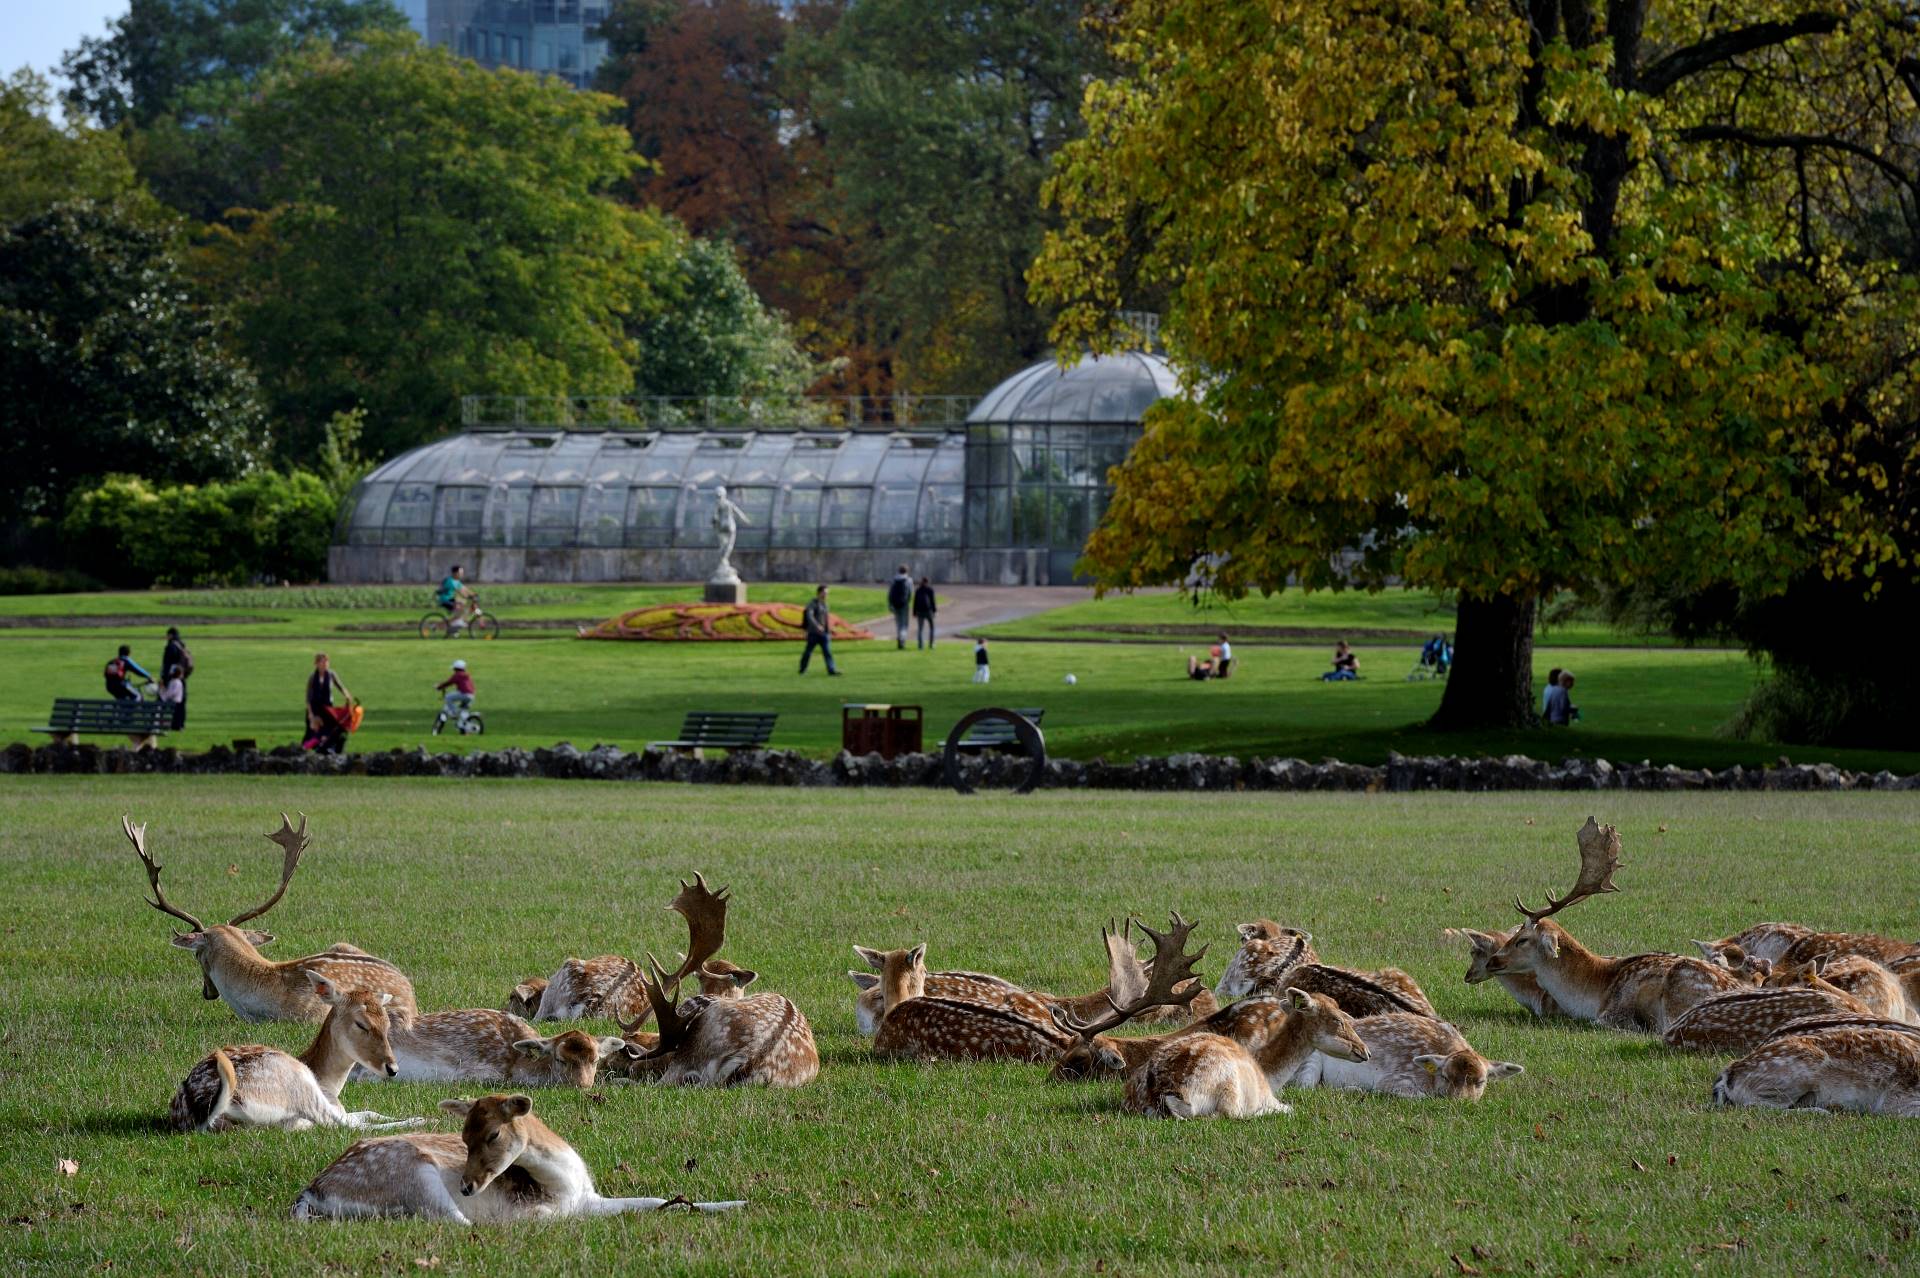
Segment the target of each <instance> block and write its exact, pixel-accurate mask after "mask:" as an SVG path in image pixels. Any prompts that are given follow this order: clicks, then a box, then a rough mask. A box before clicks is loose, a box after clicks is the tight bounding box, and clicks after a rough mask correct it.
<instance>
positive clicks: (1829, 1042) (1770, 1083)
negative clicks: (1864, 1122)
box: [1713, 1015, 1920, 1118]
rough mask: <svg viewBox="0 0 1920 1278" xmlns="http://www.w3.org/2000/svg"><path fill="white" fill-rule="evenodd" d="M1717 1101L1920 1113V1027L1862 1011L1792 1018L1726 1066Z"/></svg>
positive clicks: (1916, 1115) (1719, 1080)
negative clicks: (1859, 1012)
mask: <svg viewBox="0 0 1920 1278" xmlns="http://www.w3.org/2000/svg"><path fill="white" fill-rule="evenodd" d="M1713 1103H1714V1104H1716V1105H1750V1106H1758V1107H1765V1108H1771V1109H1811V1110H1816V1111H1820V1112H1823V1113H1824V1112H1827V1111H1830V1110H1836V1109H1844V1110H1855V1111H1858V1112H1860V1113H1863V1114H1887V1115H1892V1116H1897V1117H1907V1118H1920V1030H1916V1029H1915V1028H1914V1027H1912V1026H1910V1025H1905V1024H1902V1023H1900V1022H1898V1021H1887V1020H1880V1019H1877V1018H1873V1017H1867V1016H1858V1015H1852V1016H1849V1015H1833V1016H1821V1017H1811V1018H1806V1019H1802V1020H1798V1021H1793V1022H1790V1023H1788V1024H1787V1025H1784V1026H1782V1027H1781V1028H1780V1029H1779V1030H1778V1031H1776V1032H1775V1033H1774V1034H1773V1035H1772V1037H1770V1038H1768V1039H1767V1040H1766V1041H1765V1042H1763V1043H1761V1044H1760V1046H1758V1047H1756V1048H1754V1049H1753V1050H1752V1051H1751V1052H1748V1053H1747V1054H1746V1055H1745V1056H1743V1057H1741V1058H1740V1059H1739V1060H1737V1061H1735V1062H1733V1063H1732V1064H1731V1065H1729V1066H1727V1067H1726V1069H1724V1070H1722V1071H1721V1073H1720V1077H1719V1078H1717V1079H1715V1080H1714V1084H1713Z"/></svg>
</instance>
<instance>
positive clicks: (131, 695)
mask: <svg viewBox="0 0 1920 1278" xmlns="http://www.w3.org/2000/svg"><path fill="white" fill-rule="evenodd" d="M132 652H133V649H131V648H129V647H127V645H126V644H124V643H123V644H121V645H120V652H119V654H118V655H117V656H115V657H114V658H113V660H111V661H109V662H107V668H106V670H105V671H103V672H102V673H104V674H105V675H106V679H107V695H108V696H110V697H112V698H113V699H114V700H115V701H138V700H139V699H140V694H139V693H137V692H135V691H134V690H133V689H132V688H130V687H128V686H127V676H128V675H139V676H140V677H141V678H142V679H145V680H146V681H147V682H148V683H152V682H153V676H152V675H150V674H148V673H147V672H146V671H145V670H142V669H141V668H140V663H139V662H137V661H135V660H134V659H133V657H132V655H131V654H132Z"/></svg>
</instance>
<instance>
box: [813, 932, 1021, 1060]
mask: <svg viewBox="0 0 1920 1278" xmlns="http://www.w3.org/2000/svg"><path fill="white" fill-rule="evenodd" d="M853 951H854V953H856V954H858V955H859V956H860V958H861V960H862V961H863V962H865V963H866V964H867V965H868V966H869V967H870V968H871V969H872V970H871V971H861V970H860V969H858V968H851V969H849V970H848V972H847V977H848V979H850V980H851V981H852V982H853V984H854V988H855V989H857V990H859V991H860V992H859V993H858V994H857V995H855V996H854V1001H853V1016H854V1023H855V1025H856V1027H857V1028H858V1029H859V1031H860V1032H861V1033H862V1034H865V1035H867V1036H868V1037H869V1038H871V1037H872V1036H873V1035H874V1034H876V1033H877V1032H879V1029H880V1018H881V1016H883V1015H885V1010H886V1008H885V1004H886V996H885V994H884V993H883V992H882V990H881V989H880V974H881V973H882V972H883V971H885V970H886V966H885V964H886V952H885V951H883V950H874V949H868V948H867V947H866V946H864V945H856V946H854V947H853ZM921 992H922V993H923V994H932V995H936V996H939V997H942V998H971V999H994V998H1002V997H1005V996H1007V995H1010V994H1022V993H1025V992H1026V991H1024V990H1022V989H1021V988H1020V987H1019V986H1018V985H1015V984H1014V983H1013V982H1012V981H1009V980H1006V979H1004V978H1002V977H998V976H993V975H990V974H989V973H986V972H928V973H927V976H926V980H925V981H924V982H923V983H922V989H921Z"/></svg>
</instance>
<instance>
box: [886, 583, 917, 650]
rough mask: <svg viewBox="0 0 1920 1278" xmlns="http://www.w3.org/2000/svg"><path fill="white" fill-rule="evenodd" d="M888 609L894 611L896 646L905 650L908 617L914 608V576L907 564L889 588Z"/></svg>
mask: <svg viewBox="0 0 1920 1278" xmlns="http://www.w3.org/2000/svg"><path fill="white" fill-rule="evenodd" d="M887 607H889V608H891V609H893V642H894V646H895V647H897V648H900V649H903V650H904V649H905V648H906V646H907V615H908V610H909V609H911V608H912V607H913V576H912V574H911V573H909V572H908V571H907V566H906V565H905V564H901V565H900V571H899V572H897V573H895V574H894V575H893V583H892V584H891V585H889V586H888V587H887Z"/></svg>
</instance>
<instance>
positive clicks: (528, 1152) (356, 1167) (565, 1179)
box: [293, 1095, 746, 1225]
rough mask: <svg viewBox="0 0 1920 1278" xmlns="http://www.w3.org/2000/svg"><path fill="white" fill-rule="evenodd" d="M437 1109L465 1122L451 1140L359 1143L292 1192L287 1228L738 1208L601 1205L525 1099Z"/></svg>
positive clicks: (581, 1168) (426, 1136) (604, 1201)
mask: <svg viewBox="0 0 1920 1278" xmlns="http://www.w3.org/2000/svg"><path fill="white" fill-rule="evenodd" d="M440 1108H441V1109H443V1110H446V1111H447V1112H448V1113H450V1114H455V1115H457V1116H459V1117H460V1118H461V1119H462V1120H464V1121H463V1125H462V1127H461V1131H460V1134H459V1135H458V1136H452V1135H445V1134H440V1133H418V1134H415V1135H410V1136H382V1137H376V1138H374V1139H372V1140H363V1141H359V1142H357V1143H356V1144H354V1145H352V1146H350V1147H349V1148H348V1149H347V1151H346V1153H344V1154H342V1155H340V1157H338V1158H336V1159H334V1160H333V1162H332V1163H331V1164H329V1165H328V1166H327V1168H326V1170H325V1171H323V1172H321V1173H320V1174H319V1175H318V1176H316V1177H314V1179H313V1183H312V1184H310V1185H308V1186H307V1187H306V1188H305V1189H303V1190H301V1191H300V1196H299V1197H298V1198H296V1199H295V1200H294V1203H293V1217H294V1219H296V1220H314V1219H322V1218H333V1219H353V1218H366V1217H381V1216H422V1217H425V1218H426V1219H428V1220H446V1221H452V1222H453V1223H455V1224H459V1225H471V1224H501V1223H506V1222H509V1221H517V1220H541V1219H552V1218H556V1217H561V1216H615V1215H619V1214H621V1213H622V1212H638V1211H654V1210H657V1209H658V1208H661V1207H668V1206H674V1205H677V1204H681V1203H685V1204H686V1205H687V1206H689V1207H692V1208H693V1209H695V1210H696V1211H728V1210H730V1209H732V1208H735V1207H744V1206H746V1203H745V1202H744V1201H733V1202H717V1203H689V1202H687V1201H686V1200H685V1199H683V1198H602V1197H601V1196H600V1193H599V1191H598V1190H596V1189H595V1188H594V1184H593V1175H592V1173H590V1172H589V1171H588V1170H587V1165H586V1162H585V1161H584V1160H583V1159H582V1158H581V1157H580V1155H579V1153H577V1152H576V1151H575V1150H574V1148H573V1146H572V1145H569V1144H568V1143H567V1142H566V1141H565V1140H563V1139H561V1138H560V1137H559V1136H558V1135H556V1134H555V1133H554V1131H553V1129H552V1128H550V1127H548V1126H547V1125H546V1124H545V1123H543V1122H541V1121H540V1120H539V1119H538V1118H536V1117H534V1114H533V1101H532V1099H531V1098H529V1097H526V1096H500V1095H494V1096H482V1097H481V1098H480V1099H478V1100H447V1101H441V1102H440ZM456 1191H457V1192H456Z"/></svg>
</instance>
